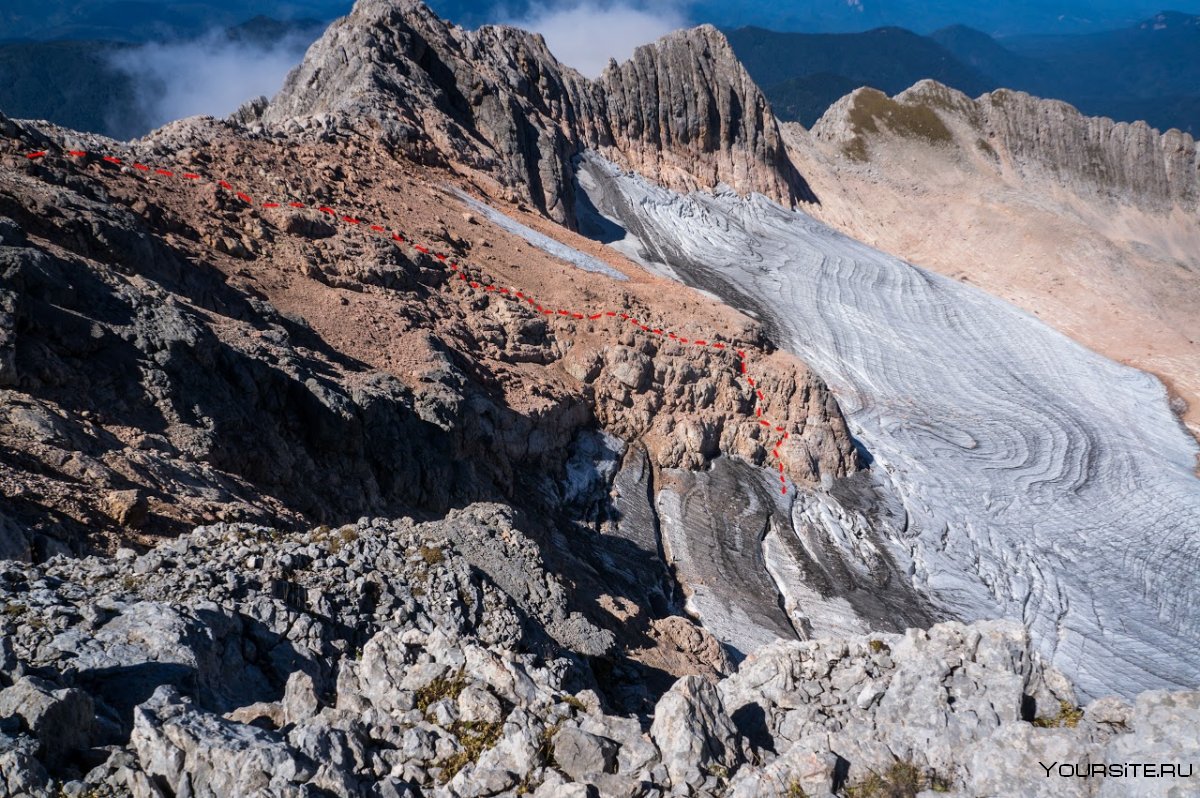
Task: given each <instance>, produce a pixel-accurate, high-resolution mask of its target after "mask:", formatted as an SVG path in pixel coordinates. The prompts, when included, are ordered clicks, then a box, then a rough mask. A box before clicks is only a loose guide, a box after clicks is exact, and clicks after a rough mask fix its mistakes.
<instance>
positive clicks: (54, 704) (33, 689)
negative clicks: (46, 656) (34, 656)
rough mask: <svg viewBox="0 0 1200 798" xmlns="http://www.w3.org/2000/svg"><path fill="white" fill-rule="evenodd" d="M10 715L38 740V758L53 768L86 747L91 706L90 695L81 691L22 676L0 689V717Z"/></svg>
mask: <svg viewBox="0 0 1200 798" xmlns="http://www.w3.org/2000/svg"><path fill="white" fill-rule="evenodd" d="M10 716H16V717H19V718H20V719H21V724H22V726H23V727H24V729H25V730H26V731H28V732H29V734H31V735H32V736H33V737H34V738H36V739H37V741H38V743H39V748H38V751H37V754H38V756H39V758H41V759H42V761H43V762H45V763H46V764H47V765H48V766H50V767H52V768H53V767H57V766H60V765H61V764H62V763H63V761H64V760H65V759H66V757H67V756H68V755H69V754H71V753H73V752H77V751H79V750H81V749H83V748H86V747H87V745H88V743H89V741H90V739H89V738H90V736H91V729H92V719H93V717H94V708H93V706H92V699H91V697H90V696H89V695H88V694H87V693H84V692H83V691H82V690H76V689H73V688H60V687H58V685H55V684H53V683H52V682H48V681H46V680H45V679H39V678H37V677H35V676H24V677H21V678H20V679H18V680H17V681H16V683H15V684H13V686H12V687H9V688H7V689H5V690H0V718H3V717H10Z"/></svg>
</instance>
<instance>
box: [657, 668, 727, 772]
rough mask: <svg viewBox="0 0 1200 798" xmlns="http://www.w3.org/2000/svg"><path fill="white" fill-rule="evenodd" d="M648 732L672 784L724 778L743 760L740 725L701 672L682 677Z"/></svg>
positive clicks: (663, 702)
mask: <svg viewBox="0 0 1200 798" xmlns="http://www.w3.org/2000/svg"><path fill="white" fill-rule="evenodd" d="M650 736H651V737H653V738H654V742H655V744H656V745H657V746H658V748H659V750H660V751H661V752H662V761H663V764H664V765H665V766H666V770H667V774H668V776H669V777H670V780H671V783H672V784H673V785H677V786H678V785H687V786H689V787H699V786H701V785H702V784H704V783H705V781H707V780H709V779H710V778H716V779H719V778H724V776H725V775H727V774H728V773H729V772H730V771H732V770H733V768H734V767H736V765H737V764H738V762H739V761H740V759H741V754H740V746H739V743H738V734H737V730H736V729H735V728H734V725H733V721H732V720H730V719H729V716H728V715H727V714H725V707H724V706H723V705H722V703H721V697H720V696H719V695H718V694H717V689H716V688H715V687H713V685H712V683H710V682H708V681H705V680H704V679H701V678H700V677H699V676H685V677H683V678H682V679H680V680H679V681H677V682H675V684H674V685H673V686H672V687H671V689H670V690H669V691H668V692H667V693H666V695H664V696H663V697H662V698H661V699H660V700H659V702H658V706H657V707H655V709H654V723H653V724H652V725H651V727H650Z"/></svg>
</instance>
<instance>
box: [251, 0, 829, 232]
mask: <svg viewBox="0 0 1200 798" xmlns="http://www.w3.org/2000/svg"><path fill="white" fill-rule="evenodd" d="M247 114H248V115H246V114H244V115H243V116H242V117H239V118H240V119H242V121H249V122H251V124H253V122H254V109H253V108H250V109H247ZM261 122H262V124H264V125H266V126H267V127H268V128H271V129H274V130H282V131H290V132H293V133H299V132H300V131H301V130H304V129H308V130H317V131H323V130H332V131H336V130H339V129H341V130H349V129H353V130H355V131H356V132H358V133H360V134H363V135H365V136H367V137H368V138H370V139H371V140H381V141H382V142H383V143H384V144H386V145H387V146H389V147H391V148H398V149H400V150H402V151H404V152H405V153H406V154H407V155H408V157H416V158H421V159H428V160H431V161H434V162H439V163H454V164H458V165H460V166H465V167H467V168H470V169H476V170H480V171H483V172H486V173H488V174H490V175H491V176H492V177H493V178H494V179H497V180H499V181H500V182H501V183H502V184H504V185H505V186H506V187H507V188H508V189H510V190H511V191H513V192H515V194H516V195H517V196H520V197H522V198H524V199H526V200H527V201H531V202H532V203H533V204H534V205H535V206H537V207H538V208H539V209H541V210H542V211H543V212H545V213H546V214H548V215H549V216H550V217H551V218H553V219H555V220H557V221H560V222H567V223H573V222H574V219H575V198H574V192H573V188H572V179H571V178H572V175H573V167H572V159H573V158H574V157H575V156H576V155H578V154H579V153H580V152H581V151H582V150H583V149H585V148H590V149H595V150H599V151H600V152H602V153H604V154H605V155H606V156H607V157H609V158H611V159H612V160H613V161H615V162H617V163H620V164H622V165H624V166H626V167H628V168H632V169H635V170H637V171H639V172H641V173H642V174H644V175H646V176H647V177H650V178H651V179H655V180H658V181H660V182H662V183H663V184H664V185H667V186H670V187H672V188H676V189H680V190H692V189H695V188H709V187H715V186H716V185H718V184H720V183H726V184H729V185H731V186H733V187H735V188H737V189H738V190H740V191H744V192H750V191H757V192H760V193H763V194H766V195H767V196H769V197H771V198H773V199H776V200H778V201H780V202H782V203H784V204H789V205H790V204H792V203H793V202H795V201H796V200H797V199H798V198H810V197H809V193H808V189H807V186H806V185H805V183H804V181H803V179H802V178H801V177H800V175H799V174H798V173H797V172H796V170H795V168H794V167H793V166H792V163H791V161H790V160H789V158H788V156H787V152H786V150H785V148H784V146H783V141H782V138H781V136H780V134H779V129H778V125H777V122H776V120H775V117H774V115H773V114H772V113H771V110H770V107H769V106H768V104H767V101H766V98H765V97H764V96H763V95H762V93H761V92H760V91H759V89H758V87H757V86H755V84H754V82H753V81H752V80H751V79H750V77H749V75H748V74H747V73H746V71H745V69H744V68H743V67H742V66H741V64H740V63H739V62H738V61H737V59H736V58H735V57H734V55H733V51H732V49H731V48H730V46H729V43H728V42H727V41H726V39H725V37H724V36H723V35H722V34H721V33H720V32H719V31H717V30H716V29H715V28H713V27H711V26H701V27H699V28H695V29H692V30H688V31H681V32H678V33H674V34H671V35H670V36H667V37H665V38H664V39H662V40H661V41H659V42H657V43H655V44H652V45H646V46H644V47H640V48H638V49H637V51H636V52H635V53H634V56H633V58H632V59H631V60H630V61H629V62H627V63H625V64H622V65H617V64H615V63H613V64H610V65H609V67H608V68H607V69H606V70H605V71H604V73H603V74H602V75H601V76H600V78H599V79H598V80H596V81H589V80H587V79H585V78H584V77H582V76H581V75H579V74H578V73H577V72H575V71H574V70H572V69H570V68H568V67H564V66H563V65H561V64H559V63H558V61H557V60H556V59H555V58H554V56H553V55H552V54H551V53H550V51H549V50H548V49H547V48H546V44H545V41H544V40H543V39H542V38H541V37H540V36H537V35H535V34H531V33H528V32H525V31H521V30H517V29H514V28H507V27H494V26H486V27H483V28H480V29H479V30H477V31H467V30H463V29H461V28H458V27H456V26H453V25H450V24H448V23H446V22H444V21H443V20H441V19H439V18H438V17H437V16H436V15H434V14H433V12H431V11H430V10H429V9H428V8H427V7H426V6H425V5H424V4H423V3H420V2H414V1H413V0H360V2H358V3H356V5H355V7H354V10H353V11H352V13H351V14H350V15H349V16H347V17H346V18H344V19H342V20H339V21H338V22H335V23H334V24H333V25H331V26H330V28H329V30H328V31H327V32H326V34H325V36H324V37H323V38H322V39H321V40H320V41H318V42H317V43H315V44H314V45H313V46H312V47H311V48H310V49H309V51H308V54H307V55H306V56H305V59H304V62H303V63H302V64H301V65H300V66H299V67H297V68H296V69H295V70H293V72H292V73H291V75H289V76H288V79H287V82H286V83H285V85H284V87H283V89H282V90H281V91H280V93H279V94H278V95H277V96H276V97H275V98H274V99H273V100H272V101H271V103H270V104H269V105H268V106H266V108H265V109H264V110H262V112H261Z"/></svg>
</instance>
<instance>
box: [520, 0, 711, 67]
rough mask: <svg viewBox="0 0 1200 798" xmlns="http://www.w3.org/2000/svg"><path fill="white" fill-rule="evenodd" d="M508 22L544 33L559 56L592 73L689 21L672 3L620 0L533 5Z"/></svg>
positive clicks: (553, 50) (570, 63) (565, 61)
mask: <svg viewBox="0 0 1200 798" xmlns="http://www.w3.org/2000/svg"><path fill="white" fill-rule="evenodd" d="M506 22H507V24H509V25H515V26H517V27H519V28H525V29H526V30H532V31H536V32H538V33H540V34H542V35H543V36H544V37H546V44H547V45H548V46H549V47H550V52H552V53H554V57H555V58H557V59H558V60H559V61H561V62H562V63H564V64H567V65H568V66H572V67H575V68H576V69H578V70H579V71H580V72H582V73H583V74H584V75H586V76H588V77H590V78H594V77H597V76H598V75H599V74H600V73H601V72H602V71H603V70H604V67H605V66H606V65H607V64H608V59H610V58H615V59H617V61H624V60H625V59H627V58H629V56H631V55H633V51H634V48H636V47H637V46H638V45H641V44H646V43H647V42H652V41H654V40H655V39H658V38H660V37H662V36H664V35H666V34H668V33H670V32H671V31H673V30H678V29H679V28H683V27H686V26H687V24H688V22H687V18H686V17H685V16H684V14H683V13H682V11H681V10H680V8H679V7H678V6H677V5H675V4H673V3H657V4H651V3H648V4H646V5H645V6H642V7H636V6H633V5H630V4H629V3H627V2H623V1H622V0H617V1H616V2H604V0H601V1H600V2H586V1H585V2H571V3H569V4H555V5H549V6H547V5H535V6H533V7H532V8H530V10H529V11H528V13H526V14H525V15H524V16H523V17H521V18H518V19H510V20H506Z"/></svg>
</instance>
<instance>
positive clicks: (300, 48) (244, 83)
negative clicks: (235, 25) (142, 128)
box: [112, 32, 311, 128]
mask: <svg viewBox="0 0 1200 798" xmlns="http://www.w3.org/2000/svg"><path fill="white" fill-rule="evenodd" d="M310 40H311V37H309V36H304V35H302V34H295V35H290V36H286V37H284V38H282V39H280V40H278V41H276V42H272V43H270V44H256V43H250V42H245V41H233V40H231V39H230V38H229V37H228V36H227V35H226V34H225V33H224V32H213V33H210V34H208V35H206V36H203V37H201V38H199V39H191V40H188V41H181V42H168V43H158V42H152V43H149V44H144V45H139V46H137V47H133V48H130V49H127V50H122V51H119V52H117V53H115V54H114V55H113V56H112V65H113V67H114V68H116V69H117V70H118V71H120V72H122V73H124V74H126V75H128V76H129V78H130V80H131V81H132V83H133V86H134V89H135V91H136V93H137V97H138V100H139V101H140V102H141V103H142V106H143V108H142V112H143V119H144V121H145V122H146V123H147V124H148V125H149V126H150V127H151V128H154V127H159V126H161V125H164V124H166V123H167V122H171V121H174V120H176V119H182V118H183V117H185V116H194V115H196V114H207V115H210V116H217V117H222V116H228V115H229V114H231V113H233V112H234V111H236V110H237V109H238V106H240V105H241V104H242V103H244V102H245V101H246V100H251V99H253V98H255V97H258V96H260V95H266V96H268V97H270V96H272V95H273V94H275V92H277V91H278V90H279V89H280V87H281V86H282V85H283V80H284V78H285V77H286V76H287V73H288V70H290V69H291V68H292V67H293V66H295V65H296V64H297V63H299V62H300V59H301V58H302V57H303V55H304V50H305V48H306V47H307V46H308V44H309V43H310Z"/></svg>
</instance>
